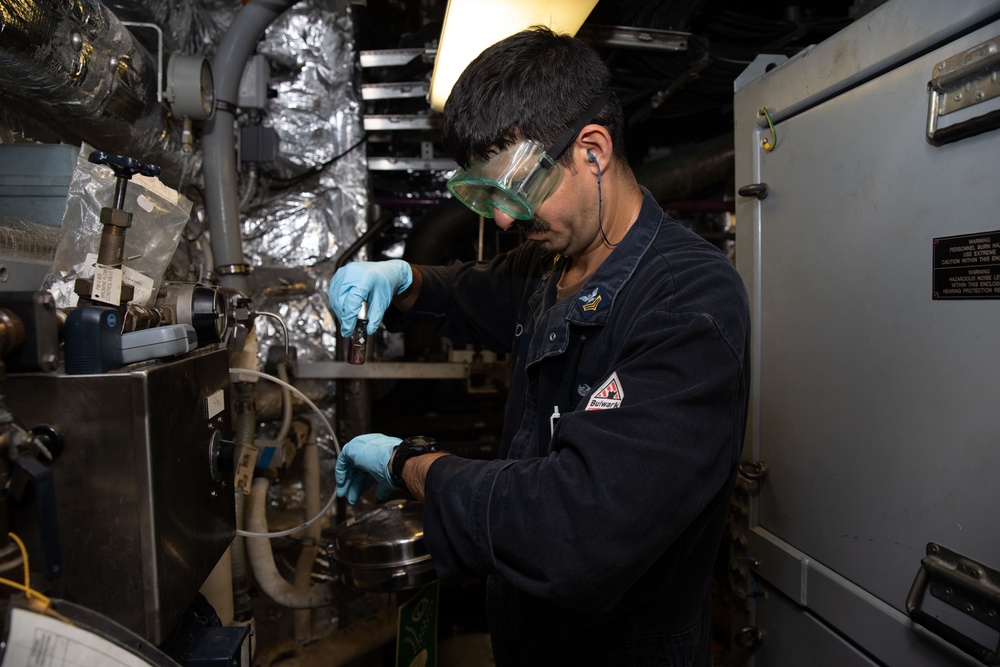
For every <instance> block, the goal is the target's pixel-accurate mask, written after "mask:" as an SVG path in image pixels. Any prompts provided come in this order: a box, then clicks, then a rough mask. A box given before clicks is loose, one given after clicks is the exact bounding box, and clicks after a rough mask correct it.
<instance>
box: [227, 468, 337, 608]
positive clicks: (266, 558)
mask: <svg viewBox="0 0 1000 667" xmlns="http://www.w3.org/2000/svg"><path fill="white" fill-rule="evenodd" d="M270 485H271V483H270V482H269V481H268V480H267V479H266V478H263V477H258V478H257V479H255V480H254V481H253V487H252V488H251V491H250V500H249V503H248V505H247V528H249V529H250V530H251V531H253V532H254V533H266V532H267V518H266V516H265V505H266V502H267V490H268V488H269V487H270ZM246 543H247V555H248V556H249V557H250V565H251V566H252V567H253V574H254V578H255V579H256V580H257V583H258V584H259V585H260V588H261V590H263V591H264V593H266V594H267V596H268V597H269V598H271V599H272V600H274V602H276V603H277V604H279V605H281V606H283V607H288V608H290V609H312V608H315V607H323V606H326V605H329V604H331V603H332V602H333V586H331V585H330V584H318V585H315V586H309V587H308V588H306V589H299V588H298V587H296V586H294V585H292V584H291V583H289V582H288V581H287V580H286V579H285V578H284V577H283V576H281V573H280V572H278V567H277V565H275V563H274V553H273V552H272V551H271V541H270V540H269V539H268V538H266V537H248V538H246Z"/></svg>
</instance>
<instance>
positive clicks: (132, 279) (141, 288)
mask: <svg viewBox="0 0 1000 667" xmlns="http://www.w3.org/2000/svg"><path fill="white" fill-rule="evenodd" d="M96 265H97V255H95V254H94V253H92V252H91V253H87V258H86V259H85V260H83V264H81V265H79V266H77V267H76V273H77V275H78V276H80V277H81V278H90V277H91V276H95V280H94V287H95V289H96V287H97V280H96V275H95V274H96V270H95V266H96ZM121 283H122V284H125V285H131V286H132V287H134V288H135V292H134V296H133V297H132V300H131V301H129V303H132V304H135V305H137V306H145V305H146V304H147V303H149V302H150V299H152V297H153V279H152V278H150V277H149V276H147V275H146V274H144V273H139V272H138V271H136V270H135V269H131V268H129V267H127V266H126V267H125V268H123V269H121ZM91 297H92V298H94V299H95V300H96V299H97V297H96V296H94V295H93V294H91ZM120 299H121V289H120V286H119V290H118V300H116V301H115V302H114V303H113V304H112V305H114V306H117V305H118V304H119V300H120ZM105 303H110V302H109V301H106V302H105ZM74 305H75V304H74Z"/></svg>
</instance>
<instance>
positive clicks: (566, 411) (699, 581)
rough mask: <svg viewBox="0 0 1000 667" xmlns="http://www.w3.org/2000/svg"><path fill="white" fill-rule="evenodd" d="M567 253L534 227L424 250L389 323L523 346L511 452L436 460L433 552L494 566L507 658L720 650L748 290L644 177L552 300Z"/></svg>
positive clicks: (650, 658)
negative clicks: (720, 581)
mask: <svg viewBox="0 0 1000 667" xmlns="http://www.w3.org/2000/svg"><path fill="white" fill-rule="evenodd" d="M562 262H563V259H562V258H559V257H558V256H555V255H553V254H551V253H545V252H543V251H542V250H541V249H540V248H539V247H538V246H537V245H536V244H532V243H527V244H523V245H521V246H519V247H518V248H517V249H515V250H513V251H511V252H509V253H507V254H505V255H502V256H500V257H498V258H496V259H495V260H494V261H492V262H491V263H489V264H487V265H478V266H477V265H474V264H465V265H459V266H452V267H425V266H421V267H420V271H421V273H422V275H423V283H422V285H421V289H420V294H419V297H418V299H417V301H416V303H415V304H414V306H413V308H412V310H411V311H410V312H409V313H407V314H405V315H400V314H399V313H393V312H391V311H390V313H389V317H387V319H386V322H387V325H388V326H390V328H402V327H404V326H406V325H408V324H409V323H412V322H433V321H437V322H439V323H440V325H441V330H442V333H443V334H444V335H445V336H448V337H449V338H451V339H452V340H453V341H454V342H472V341H477V342H479V343H481V344H483V345H485V346H486V347H488V348H490V349H493V350H495V351H500V352H509V353H511V354H512V359H511V366H512V368H511V379H510V398H509V401H508V405H507V409H506V415H505V421H504V429H503V439H502V443H501V452H500V458H499V459H497V460H495V461H478V460H468V459H463V458H459V457H445V458H442V459H440V460H438V461H435V462H434V464H433V466H432V467H431V468H430V472H429V474H428V476H427V480H426V500H425V515H424V535H425V538H424V539H425V541H426V544H427V547H428V550H429V551H430V553H431V554H432V556H433V557H434V562H435V566H436V568H437V572H438V575H439V576H440V577H441V578H442V579H443V580H445V581H448V580H456V579H461V578H468V577H481V576H484V575H485V576H487V577H488V580H487V599H488V612H489V619H490V631H491V635H492V639H493V650H494V657H495V659H496V664H497V665H500V666H501V667H505V666H511V665H545V666H551V665H602V666H606V665H613V666H619V665H669V666H674V665H684V666H697V667H702V666H704V665H711V650H710V649H711V637H710V616H709V584H710V579H711V571H712V568H713V564H714V561H715V557H716V552H717V550H718V546H719V543H720V539H721V535H722V531H723V525H724V523H725V520H726V513H727V509H728V506H729V499H730V494H731V491H732V487H733V483H734V481H735V476H736V466H737V463H738V460H739V456H740V450H741V447H742V443H743V434H744V427H745V424H746V413H747V392H748V387H749V364H750V357H749V354H750V352H749V331H750V327H749V325H750V322H749V319H750V316H749V308H748V302H747V297H746V291H745V289H744V287H743V283H742V281H741V279H740V277H739V275H738V274H737V273H736V271H735V269H734V268H733V266H732V264H731V262H730V261H729V260H728V259H727V258H726V257H725V255H724V254H723V253H721V252H720V251H719V250H718V249H717V248H715V247H714V246H712V245H711V244H710V243H708V242H706V241H705V240H703V239H702V238H700V237H699V236H697V235H696V234H694V233H692V232H690V231H689V230H687V229H685V228H684V227H683V226H682V225H680V224H679V223H678V222H676V221H674V220H672V219H671V218H670V217H668V216H667V215H666V214H665V213H664V212H663V210H662V209H661V208H660V207H659V205H658V204H657V203H656V202H655V200H653V198H652V197H651V196H650V194H649V193H648V192H644V200H643V204H642V209H641V212H640V215H639V218H638V220H637V221H636V223H635V224H634V225H633V226H632V228H631V229H630V230H629V232H628V233H627V234H626V236H625V237H624V239H623V240H622V241H621V242H620V243H619V245H618V246H617V247H616V248H615V249H614V251H613V252H612V253H611V255H610V257H609V258H608V259H607V260H605V262H604V263H603V264H602V265H601V266H600V267H599V268H598V269H597V271H596V272H595V273H594V274H593V275H592V276H591V277H590V278H589V280H588V281H587V283H586V284H585V285H584V287H583V288H582V289H581V290H580V291H579V292H578V293H577V294H576V295H575V296H571V297H568V298H566V299H563V300H562V301H557V300H556V296H555V295H556V283H557V281H558V279H559V275H560V271H561V269H562V266H563V264H562Z"/></svg>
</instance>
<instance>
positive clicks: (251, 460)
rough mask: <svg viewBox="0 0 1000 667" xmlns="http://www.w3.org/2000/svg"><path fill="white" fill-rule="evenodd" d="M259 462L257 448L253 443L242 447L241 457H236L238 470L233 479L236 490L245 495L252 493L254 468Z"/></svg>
mask: <svg viewBox="0 0 1000 667" xmlns="http://www.w3.org/2000/svg"><path fill="white" fill-rule="evenodd" d="M256 464H257V448H256V447H254V446H253V445H243V446H242V447H240V455H239V458H237V459H236V472H235V478H234V480H233V482H234V484H235V485H236V490H237V491H239V492H240V493H242V494H243V495H245V496H249V495H250V486H251V484H253V468H254V465H256Z"/></svg>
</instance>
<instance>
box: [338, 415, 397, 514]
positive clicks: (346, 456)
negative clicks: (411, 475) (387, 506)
mask: <svg viewBox="0 0 1000 667" xmlns="http://www.w3.org/2000/svg"><path fill="white" fill-rule="evenodd" d="M402 441H403V440H402V439H401V438H394V437H392V436H390V435H382V434H381V433H366V434H365V435H359V436H358V437H356V438H354V439H353V440H351V441H350V442H348V443H347V444H346V445H344V449H343V450H342V451H341V452H340V456H338V457H337V466H336V468H335V470H334V473H335V475H336V477H337V495H338V496H340V497H341V498H343V497H344V496H345V495H346V496H347V502H349V503H350V504H352V505H353V504H354V503H356V502H358V498H360V497H361V494H362V493H364V492H365V491H367V490H368V487H370V486H371V485H372V482H374V483H376V484H377V485H378V486H376V487H375V497H377V498H378V499H379V500H385V499H386V498H388V497H389V494H391V493H392V492H393V491H401V490H402V489H397V488H396V486H395V485H394V484H393V483H392V482H391V481H389V459H390V458H392V452H393V451H394V450H395V449H396V445H398V444H399V443H401V442H402Z"/></svg>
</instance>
